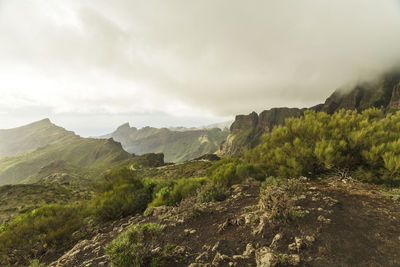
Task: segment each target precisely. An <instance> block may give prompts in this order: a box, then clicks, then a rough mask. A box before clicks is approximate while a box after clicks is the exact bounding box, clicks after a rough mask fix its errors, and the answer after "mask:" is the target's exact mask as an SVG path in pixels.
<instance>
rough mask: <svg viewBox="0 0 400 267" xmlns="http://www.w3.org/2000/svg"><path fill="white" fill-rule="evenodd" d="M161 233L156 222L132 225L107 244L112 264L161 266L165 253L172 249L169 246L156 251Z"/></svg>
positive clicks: (137, 266) (138, 266)
mask: <svg viewBox="0 0 400 267" xmlns="http://www.w3.org/2000/svg"><path fill="white" fill-rule="evenodd" d="M161 233H162V232H161V230H160V226H159V225H158V224H155V223H147V224H142V225H140V224H136V225H134V226H131V227H130V228H129V229H128V230H126V231H125V232H124V233H122V234H120V235H119V236H118V237H117V238H116V239H115V240H113V241H112V242H111V243H109V244H108V245H107V247H106V251H107V254H108V256H109V257H110V258H111V262H112V264H113V265H115V266H120V267H123V266H135V267H140V266H161V265H162V257H163V255H165V254H167V253H168V252H170V251H171V248H170V247H169V246H165V247H164V249H163V250H162V251H155V248H157V247H158V246H159V243H160V241H159V238H160V236H161Z"/></svg>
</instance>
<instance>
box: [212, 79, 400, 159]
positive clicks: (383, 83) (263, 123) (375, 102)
mask: <svg viewBox="0 0 400 267" xmlns="http://www.w3.org/2000/svg"><path fill="white" fill-rule="evenodd" d="M372 107H374V108H382V109H383V110H384V111H385V112H394V111H396V110H398V109H399V108H400V72H391V73H388V74H386V75H384V76H382V77H381V79H380V80H378V81H377V82H375V83H361V84H359V85H357V86H355V87H354V88H353V89H352V90H337V91H335V92H334V93H333V94H332V95H330V96H329V97H328V98H327V99H326V101H325V102H324V103H323V104H319V105H316V106H314V107H310V108H308V109H310V110H315V111H323V112H326V113H328V114H332V113H334V112H337V111H339V110H340V109H351V110H357V111H362V110H365V109H368V108H372ZM308 109H306V108H304V109H298V108H273V109H270V110H265V111H263V112H261V113H260V114H259V115H258V114H257V113H255V112H252V113H250V114H249V115H238V116H236V119H235V121H234V122H233V124H232V126H231V133H230V135H229V136H228V137H227V140H226V141H225V142H224V143H223V144H222V145H221V146H220V148H219V151H218V152H217V153H218V154H219V155H221V156H227V155H234V154H238V153H240V152H243V151H245V150H248V149H251V148H253V147H255V146H256V145H258V144H259V143H260V137H261V136H262V135H263V134H264V133H269V132H271V130H272V129H273V128H274V126H276V125H282V124H284V122H285V120H286V119H287V118H291V117H300V116H302V115H303V114H304V111H306V110H308Z"/></svg>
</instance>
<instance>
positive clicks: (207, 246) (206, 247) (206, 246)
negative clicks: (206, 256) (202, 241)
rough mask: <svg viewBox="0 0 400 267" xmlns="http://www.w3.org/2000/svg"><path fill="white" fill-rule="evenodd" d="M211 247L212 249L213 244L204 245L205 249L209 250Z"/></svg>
mask: <svg viewBox="0 0 400 267" xmlns="http://www.w3.org/2000/svg"><path fill="white" fill-rule="evenodd" d="M210 249H211V246H210V245H204V246H203V250H206V251H208V250H210Z"/></svg>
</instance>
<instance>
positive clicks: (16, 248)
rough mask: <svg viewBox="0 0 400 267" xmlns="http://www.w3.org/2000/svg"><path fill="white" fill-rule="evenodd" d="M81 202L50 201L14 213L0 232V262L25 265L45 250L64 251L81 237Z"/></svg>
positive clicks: (82, 220) (82, 219)
mask: <svg viewBox="0 0 400 267" xmlns="http://www.w3.org/2000/svg"><path fill="white" fill-rule="evenodd" d="M85 215H86V214H85V209H84V208H83V206H81V205H64V206H62V205H49V206H44V207H41V208H39V209H35V210H33V211H32V212H30V213H28V214H23V215H20V216H18V217H16V218H15V219H14V220H12V221H11V222H10V223H9V224H8V225H3V227H2V228H1V229H2V230H1V232H0V255H1V258H0V264H1V265H7V264H9V263H11V264H17V265H18V264H19V265H28V264H29V262H27V259H29V258H39V257H40V256H41V255H42V254H44V253H45V252H46V251H48V250H53V251H56V252H57V251H63V250H65V249H68V248H70V247H71V246H72V245H73V243H74V242H75V241H76V240H78V239H79V238H80V236H79V235H77V234H74V235H73V233H75V232H76V231H77V230H79V229H80V228H81V226H82V225H83V223H84V218H85Z"/></svg>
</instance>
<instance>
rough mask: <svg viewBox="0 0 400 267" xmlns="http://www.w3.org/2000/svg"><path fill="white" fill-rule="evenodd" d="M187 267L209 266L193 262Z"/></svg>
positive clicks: (208, 265)
mask: <svg viewBox="0 0 400 267" xmlns="http://www.w3.org/2000/svg"><path fill="white" fill-rule="evenodd" d="M188 267H210V264H207V263H197V262H194V263H191V264H189V265H188Z"/></svg>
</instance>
